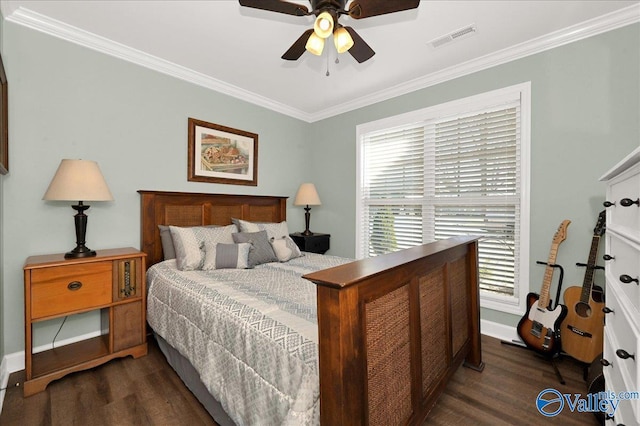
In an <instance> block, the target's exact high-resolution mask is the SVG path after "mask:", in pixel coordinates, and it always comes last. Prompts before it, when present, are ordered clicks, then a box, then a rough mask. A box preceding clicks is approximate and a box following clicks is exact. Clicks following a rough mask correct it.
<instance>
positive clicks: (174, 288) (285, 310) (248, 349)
mask: <svg viewBox="0 0 640 426" xmlns="http://www.w3.org/2000/svg"><path fill="white" fill-rule="evenodd" d="M349 261H350V260H348V259H344V258H339V257H334V256H323V255H317V254H313V253H305V255H304V256H303V257H299V258H296V259H292V260H290V261H288V262H286V263H267V264H263V265H259V266H257V267H256V268H254V269H221V270H214V271H179V270H178V269H177V268H176V264H175V260H168V261H164V262H161V263H158V264H156V265H154V266H153V267H151V268H150V269H149V271H148V273H147V282H148V299H147V319H148V322H149V324H150V325H151V327H152V328H153V329H154V331H155V332H156V333H158V334H159V335H160V336H161V337H163V338H164V339H165V340H166V341H167V342H168V343H169V344H170V345H171V346H173V347H174V348H176V349H177V350H178V351H179V352H180V353H181V354H182V355H183V356H185V357H186V358H188V359H189V360H190V361H191V364H192V365H193V366H194V367H195V369H196V370H197V371H198V373H199V374H200V378H201V381H202V382H203V383H204V384H205V386H206V387H207V389H208V390H209V392H210V393H211V395H212V396H213V397H215V398H216V399H217V400H218V401H220V403H221V404H222V406H223V408H224V409H225V411H226V412H227V413H228V414H229V416H230V417H231V418H232V419H233V420H234V422H235V423H236V424H238V425H267V424H268V425H280V424H284V425H307V424H319V406H320V403H319V384H318V327H317V317H316V288H315V285H314V284H313V283H311V282H309V281H307V280H304V279H302V278H300V277H301V276H302V275H304V274H306V273H309V272H313V271H317V270H320V269H325V268H330V267H333V266H337V265H340V264H343V263H347V262H349Z"/></svg>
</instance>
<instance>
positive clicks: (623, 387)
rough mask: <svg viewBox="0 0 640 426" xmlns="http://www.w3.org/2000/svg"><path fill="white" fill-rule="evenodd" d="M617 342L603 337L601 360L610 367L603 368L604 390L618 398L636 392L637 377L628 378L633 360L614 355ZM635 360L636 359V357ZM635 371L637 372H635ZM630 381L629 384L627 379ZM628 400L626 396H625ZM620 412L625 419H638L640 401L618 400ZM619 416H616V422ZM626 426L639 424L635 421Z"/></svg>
mask: <svg viewBox="0 0 640 426" xmlns="http://www.w3.org/2000/svg"><path fill="white" fill-rule="evenodd" d="M617 346H619V343H618V342H615V341H614V340H613V339H612V338H611V336H609V334H607V335H606V336H605V342H604V353H603V355H602V357H603V359H606V360H607V361H609V362H610V363H611V364H612V365H609V366H605V367H603V369H602V370H603V373H604V376H605V390H610V391H613V392H614V393H615V394H616V395H618V396H623V395H620V393H621V392H637V389H638V387H637V376H632V377H631V376H630V375H629V373H628V371H627V367H628V366H629V363H635V361H634V360H633V359H626V360H624V359H620V358H619V357H618V356H617V355H616V350H617ZM636 358H637V357H636ZM636 371H637V370H636ZM630 378H631V379H632V383H630V381H629V379H630ZM627 398H628V396H627ZM620 411H622V413H621V415H622V417H624V418H625V419H633V418H637V419H640V400H638V399H624V396H623V398H621V399H620V405H619V406H618V412H620ZM619 418H620V416H618V415H616V421H617V420H618V419H619ZM626 424H639V423H638V422H637V421H633V422H631V423H626Z"/></svg>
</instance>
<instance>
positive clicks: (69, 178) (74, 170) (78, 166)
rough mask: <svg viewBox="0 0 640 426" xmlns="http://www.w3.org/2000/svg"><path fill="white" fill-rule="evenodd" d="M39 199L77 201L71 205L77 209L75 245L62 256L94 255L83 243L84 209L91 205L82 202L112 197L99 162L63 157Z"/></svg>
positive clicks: (84, 228)
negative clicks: (65, 158)
mask: <svg viewBox="0 0 640 426" xmlns="http://www.w3.org/2000/svg"><path fill="white" fill-rule="evenodd" d="M42 199H43V200H51V201H78V204H76V205H72V206H71V207H73V209H74V210H76V211H77V212H78V213H76V215H75V222H76V248H74V249H73V250H71V251H70V252H68V253H66V254H65V255H64V257H65V258H67V259H69V258H76V257H91V256H95V255H96V252H95V251H94V250H91V249H89V248H87V247H86V246H85V245H84V243H85V235H86V233H87V215H85V214H84V211H85V210H87V209H88V208H89V207H90V206H87V205H84V204H82V202H83V201H111V200H113V196H112V195H111V191H109V187H108V186H107V183H106V182H105V180H104V177H103V176H102V173H101V172H100V167H98V163H96V162H95V161H89V160H62V161H61V162H60V166H58V170H57V171H56V174H55V175H54V176H53V179H52V180H51V183H50V184H49V188H48V189H47V192H45V194H44V197H42Z"/></svg>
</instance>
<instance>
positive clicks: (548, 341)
mask: <svg viewBox="0 0 640 426" xmlns="http://www.w3.org/2000/svg"><path fill="white" fill-rule="evenodd" d="M570 223H571V221H570V220H564V221H563V222H562V223H561V224H560V226H559V227H558V230H557V231H556V233H555V234H554V236H553V241H552V242H551V250H549V259H548V260H547V267H546V269H545V271H544V279H543V281H542V288H541V289H540V294H539V295H538V294H536V293H529V294H528V295H527V311H526V312H525V314H524V316H523V317H522V319H521V320H520V322H519V323H518V335H519V336H520V338H521V339H522V341H523V342H524V343H525V345H527V347H528V348H529V349H533V350H534V351H536V352H538V353H540V354H542V355H545V356H549V357H553V356H555V355H557V354H558V353H559V352H560V350H561V346H560V323H561V322H562V320H563V319H564V317H565V316H566V315H567V308H566V306H564V305H560V304H559V305H557V306H555V307H553V309H551V298H550V297H549V290H550V288H551V280H552V279H553V269H554V268H553V265H554V264H555V263H556V257H557V255H558V248H559V247H560V244H561V243H562V242H563V241H564V240H565V239H566V238H567V227H568V226H569V224H570Z"/></svg>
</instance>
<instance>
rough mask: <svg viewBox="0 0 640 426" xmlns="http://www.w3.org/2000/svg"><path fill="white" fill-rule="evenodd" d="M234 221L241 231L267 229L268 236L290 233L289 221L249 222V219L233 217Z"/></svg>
mask: <svg viewBox="0 0 640 426" xmlns="http://www.w3.org/2000/svg"><path fill="white" fill-rule="evenodd" d="M233 222H234V223H235V224H236V225H238V228H240V232H259V231H267V237H268V238H269V239H271V238H276V239H279V238H282V237H284V236H287V235H289V227H288V226H287V221H282V222H280V223H275V222H265V223H261V222H249V221H247V220H242V219H233Z"/></svg>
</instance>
